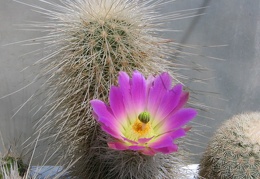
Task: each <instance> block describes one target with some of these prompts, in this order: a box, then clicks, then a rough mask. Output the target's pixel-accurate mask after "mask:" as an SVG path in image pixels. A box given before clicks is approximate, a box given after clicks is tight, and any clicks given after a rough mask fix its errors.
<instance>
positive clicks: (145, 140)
mask: <svg viewBox="0 0 260 179" xmlns="http://www.w3.org/2000/svg"><path fill="white" fill-rule="evenodd" d="M152 138H153V137H150V138H140V139H138V142H139V143H140V144H144V143H147V142H149V141H150V140H151V139H152Z"/></svg>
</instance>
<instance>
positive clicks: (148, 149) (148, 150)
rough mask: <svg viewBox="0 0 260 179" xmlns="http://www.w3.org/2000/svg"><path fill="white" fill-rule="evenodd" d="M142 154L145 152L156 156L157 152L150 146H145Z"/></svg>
mask: <svg viewBox="0 0 260 179" xmlns="http://www.w3.org/2000/svg"><path fill="white" fill-rule="evenodd" d="M140 152H141V153H142V154H144V155H149V156H154V155H155V154H156V152H155V151H154V150H153V149H151V148H148V147H146V148H144V149H143V150H142V151H140Z"/></svg>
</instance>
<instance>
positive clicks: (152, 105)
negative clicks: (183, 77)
mask: <svg viewBox="0 0 260 179" xmlns="http://www.w3.org/2000/svg"><path fill="white" fill-rule="evenodd" d="M170 85H171V78H170V76H169V75H167V73H163V74H162V75H160V76H158V77H156V78H155V79H154V83H153V85H152V87H151V88H150V90H149V94H148V101H147V110H148V111H149V112H150V113H151V116H155V115H156V112H157V110H158V108H159V106H160V103H161V100H162V98H163V97H164V95H165V93H166V92H167V90H168V88H169V87H170Z"/></svg>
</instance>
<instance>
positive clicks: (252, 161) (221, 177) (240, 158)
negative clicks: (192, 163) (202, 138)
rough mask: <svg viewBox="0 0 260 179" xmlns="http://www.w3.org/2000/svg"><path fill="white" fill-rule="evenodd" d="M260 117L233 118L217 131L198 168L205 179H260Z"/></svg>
mask: <svg viewBox="0 0 260 179" xmlns="http://www.w3.org/2000/svg"><path fill="white" fill-rule="evenodd" d="M259 129H260V113H259V112H254V113H245V114H241V115H237V116H234V117H232V118H231V119H230V120H228V121H226V122H225V123H224V124H223V126H222V127H221V128H220V129H218V130H217V132H216V134H215V136H214V137H213V138H212V140H211V141H210V143H209V145H208V147H207V149H206V152H205V153H204V155H203V158H202V160H201V162H200V166H199V175H200V176H201V177H203V178H206V179H230V178H232V179H242V178H243V179H259V178H260V130H259Z"/></svg>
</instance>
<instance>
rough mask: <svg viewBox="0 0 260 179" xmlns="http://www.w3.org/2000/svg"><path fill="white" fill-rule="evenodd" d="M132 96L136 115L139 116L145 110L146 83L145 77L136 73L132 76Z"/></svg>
mask: <svg viewBox="0 0 260 179" xmlns="http://www.w3.org/2000/svg"><path fill="white" fill-rule="evenodd" d="M131 96H132V102H133V104H134V106H132V108H134V109H135V112H136V113H135V114H136V116H138V115H139V114H140V113H141V112H143V111H144V110H145V105H146V104H145V103H146V81H145V78H144V76H143V75H142V74H141V73H139V72H138V71H135V72H134V73H133V76H132V86H131Z"/></svg>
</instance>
